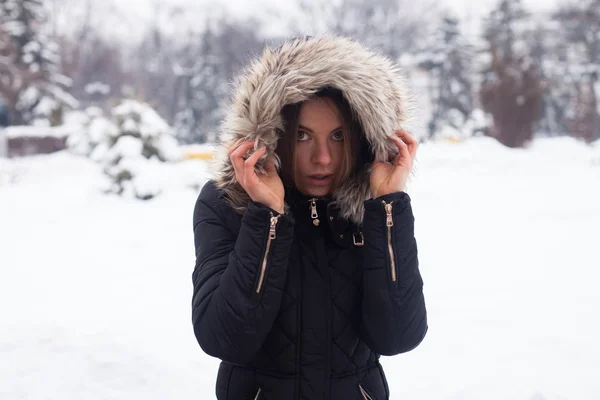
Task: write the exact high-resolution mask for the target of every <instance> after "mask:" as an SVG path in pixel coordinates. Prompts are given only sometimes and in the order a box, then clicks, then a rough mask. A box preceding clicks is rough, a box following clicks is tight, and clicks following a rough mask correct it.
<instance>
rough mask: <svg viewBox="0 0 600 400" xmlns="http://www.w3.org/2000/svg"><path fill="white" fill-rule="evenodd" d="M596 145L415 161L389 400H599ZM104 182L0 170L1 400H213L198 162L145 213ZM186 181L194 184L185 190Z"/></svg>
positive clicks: (70, 170) (44, 161)
mask: <svg viewBox="0 0 600 400" xmlns="http://www.w3.org/2000/svg"><path fill="white" fill-rule="evenodd" d="M599 150H600V142H596V143H594V144H593V145H592V146H585V145H584V144H582V143H581V142H577V141H575V140H573V139H569V138H554V139H538V140H536V141H534V142H533V143H532V145H531V146H530V147H529V148H527V149H518V150H510V149H507V148H504V147H502V146H500V145H499V144H498V143H497V142H496V141H494V140H493V139H490V138H472V139H469V140H466V141H464V142H462V143H450V142H445V141H440V142H427V143H425V144H423V145H421V146H420V149H419V154H418V163H417V167H416V172H415V177H414V179H413V181H412V183H411V186H410V188H409V190H408V191H409V193H410V194H411V197H412V199H413V208H414V212H415V218H416V235H417V240H418V243H419V257H420V266H421V271H422V274H423V278H424V281H425V295H426V302H427V306H428V312H429V325H430V329H429V333H428V334H427V337H426V338H425V340H424V342H423V343H422V344H421V346H419V347H418V348H417V349H415V350H414V351H412V352H410V353H408V354H405V355H400V356H397V357H391V358H389V357H385V358H383V359H382V363H383V365H384V368H385V371H386V375H387V378H388V380H389V385H390V390H391V392H392V397H391V398H392V399H413V400H430V399H453V400H481V399H486V400H496V399H498V400H500V399H502V400H506V399H511V400H512V399H525V400H559V399H560V400H563V399H569V400H571V399H573V400H579V399H581V400H587V399H590V400H592V399H597V398H600V382H599V381H598V379H597V378H598V376H600V347H599V346H598V344H597V340H598V337H600V322H599V320H598V317H597V315H598V309H600V292H599V291H598V290H597V285H598V284H597V282H598V280H599V278H600V272H598V250H597V248H598V227H599V226H600V185H598V184H597V183H598V182H600V163H598V162H595V160H598V159H599V156H600V152H599ZM101 169H102V168H101V166H100V165H98V164H96V163H94V162H93V161H91V160H89V159H86V158H83V157H78V156H75V155H72V154H70V153H67V152H59V153H54V154H51V155H44V156H34V157H28V158H22V159H9V160H3V159H0V237H1V238H2V239H1V240H2V243H4V244H5V245H4V246H2V251H0V304H1V306H0V307H1V308H0V309H1V312H0V315H2V319H1V326H0V359H2V362H1V363H0V398H2V399H24V400H28V399H36V400H37V399H41V398H48V399H50V398H52V399H54V398H60V399H80V398H85V399H90V400H94V399H108V398H110V399H137V398H140V399H141V398H144V399H165V398H176V399H205V398H206V399H208V398H214V384H215V377H216V373H217V368H218V360H215V359H213V358H211V357H208V356H206V355H204V354H203V353H202V351H201V349H200V348H199V346H198V344H197V343H196V341H195V338H194V336H193V330H192V325H191V296H192V284H191V274H192V271H193V267H194V249H193V234H192V211H193V207H194V202H195V200H196V196H197V193H198V190H199V186H200V184H201V183H202V182H204V181H205V180H206V178H207V176H206V170H205V164H204V162H202V161H185V162H180V163H156V170H155V171H154V173H156V174H157V175H160V177H159V178H157V179H168V180H169V182H170V186H169V187H167V188H166V189H164V190H163V193H162V194H161V195H160V196H158V197H156V198H154V199H152V200H149V201H144V202H143V201H137V200H134V199H131V198H128V197H125V198H123V197H119V196H114V195H104V194H102V193H101V191H100V189H99V187H100V186H101V183H102V182H103V181H104V179H105V178H104V175H103V173H102V170H101ZM193 182H196V184H195V185H194V184H193Z"/></svg>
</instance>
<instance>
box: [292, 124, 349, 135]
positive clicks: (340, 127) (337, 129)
mask: <svg viewBox="0 0 600 400" xmlns="http://www.w3.org/2000/svg"><path fill="white" fill-rule="evenodd" d="M343 128H344V127H343V126H341V125H340V126H338V127H337V128H335V129H333V130H332V131H331V132H329V133H333V132H336V131H340V130H342V129H343ZM298 129H299V130H303V131H307V132H310V133H315V131H313V130H312V129H310V128H309V127H307V126H304V125H298Z"/></svg>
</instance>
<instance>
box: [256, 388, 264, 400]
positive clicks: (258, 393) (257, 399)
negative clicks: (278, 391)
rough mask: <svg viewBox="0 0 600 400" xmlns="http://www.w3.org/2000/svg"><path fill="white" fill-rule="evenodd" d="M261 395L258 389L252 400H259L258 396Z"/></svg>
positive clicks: (260, 390)
mask: <svg viewBox="0 0 600 400" xmlns="http://www.w3.org/2000/svg"><path fill="white" fill-rule="evenodd" d="M261 393H262V389H261V388H258V392H256V396H254V400H259V399H260V394H261Z"/></svg>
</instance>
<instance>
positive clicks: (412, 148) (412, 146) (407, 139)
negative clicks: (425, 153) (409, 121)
mask: <svg viewBox="0 0 600 400" xmlns="http://www.w3.org/2000/svg"><path fill="white" fill-rule="evenodd" d="M396 135H397V136H399V137H400V138H402V140H403V141H404V143H406V145H407V146H408V152H409V153H410V155H411V157H412V158H413V159H414V158H415V157H416V156H417V149H418V147H419V142H418V141H417V139H415V138H414V137H413V136H412V135H411V134H410V133H408V131H406V130H405V129H400V130H398V131H396Z"/></svg>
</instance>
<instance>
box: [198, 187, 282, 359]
mask: <svg viewBox="0 0 600 400" xmlns="http://www.w3.org/2000/svg"><path fill="white" fill-rule="evenodd" d="M232 215H235V213H234V211H233V210H232V209H231V207H229V206H228V205H227V204H226V203H225V201H224V199H223V198H222V197H220V196H219V195H218V194H217V189H216V188H215V186H214V183H212V181H211V182H208V183H207V184H206V185H205V186H204V187H203V189H202V192H201V193H200V196H199V197H198V200H197V202H196V206H195V209H194V242H195V247H196V266H195V268H194V272H193V274H192V280H193V285H194V292H193V299H192V322H193V326H194V333H195V335H196V339H197V340H198V343H199V344H200V347H202V349H203V350H204V352H206V353H207V354H209V355H211V356H214V357H217V358H220V359H221V360H224V361H227V362H230V363H236V364H243V363H246V362H248V361H249V360H250V359H251V358H252V356H254V355H255V354H256V353H257V352H258V351H259V349H260V347H261V346H262V344H263V342H264V340H265V338H266V336H267V334H268V333H269V331H270V330H271V327H272V325H273V322H274V320H275V317H276V315H277V314H278V312H279V308H280V304H281V295H282V291H283V286H284V284H285V280H286V275H287V266H288V258H289V251H290V247H291V243H292V237H293V225H294V222H293V219H292V218H291V217H290V216H287V215H283V214H282V215H279V214H278V213H277V212H276V211H274V210H272V209H270V208H268V207H266V206H264V205H262V204H260V203H255V202H251V203H250V204H249V206H248V210H247V211H246V213H245V214H244V216H243V217H242V220H241V226H240V228H239V232H235V229H234V228H233V227H232V226H231V225H232V223H231V222H230V223H229V224H228V223H227V221H233V220H234V218H233V217H232ZM273 216H274V217H277V218H278V219H277V222H276V225H275V230H274V231H273V229H272V217H273ZM273 233H274V235H273ZM269 238H270V239H269ZM268 242H269V243H268ZM263 265H264V266H265V267H266V269H265V270H264V275H263V274H262V273H261V271H262V268H263ZM261 275H262V276H261Z"/></svg>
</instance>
